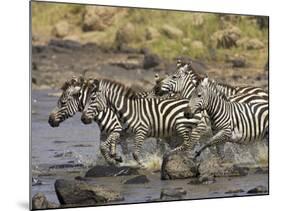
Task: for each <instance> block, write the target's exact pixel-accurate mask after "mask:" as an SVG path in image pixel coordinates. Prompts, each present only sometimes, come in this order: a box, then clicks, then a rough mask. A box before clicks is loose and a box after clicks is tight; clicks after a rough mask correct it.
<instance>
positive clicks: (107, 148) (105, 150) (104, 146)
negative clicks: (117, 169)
mask: <svg viewBox="0 0 281 211" xmlns="http://www.w3.org/2000/svg"><path fill="white" fill-rule="evenodd" d="M118 137H119V136H118V133H114V132H113V133H111V134H110V135H109V136H108V137H107V139H106V141H104V142H103V143H101V144H100V151H101V154H102V155H103V157H104V158H105V160H106V161H107V163H108V164H110V165H115V164H116V162H118V160H116V158H115V159H113V158H112V157H113V156H111V150H112V149H113V148H115V147H116V144H115V142H116V138H118ZM112 146H113V147H112Z"/></svg>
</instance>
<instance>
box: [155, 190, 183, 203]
mask: <svg viewBox="0 0 281 211" xmlns="http://www.w3.org/2000/svg"><path fill="white" fill-rule="evenodd" d="M185 195H186V190H184V189H183V188H173V189H172V188H169V189H162V190H161V194H160V199H162V200H173V199H182V197H183V196H185Z"/></svg>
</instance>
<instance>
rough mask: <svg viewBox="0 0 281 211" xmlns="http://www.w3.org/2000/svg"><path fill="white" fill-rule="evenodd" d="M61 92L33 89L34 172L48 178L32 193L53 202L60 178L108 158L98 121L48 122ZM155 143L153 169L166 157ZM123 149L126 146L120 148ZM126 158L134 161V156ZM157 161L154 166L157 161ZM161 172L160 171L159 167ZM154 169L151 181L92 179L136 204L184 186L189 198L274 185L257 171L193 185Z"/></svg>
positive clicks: (76, 118) (149, 156)
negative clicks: (52, 124) (103, 152)
mask: <svg viewBox="0 0 281 211" xmlns="http://www.w3.org/2000/svg"><path fill="white" fill-rule="evenodd" d="M55 92H57V90H44V91H32V118H31V119H32V147H31V151H32V153H31V154H32V155H31V156H32V158H31V161H32V162H31V163H32V176H33V177H34V178H38V179H39V180H40V181H42V184H41V185H35V186H32V191H31V192H32V196H33V195H34V194H36V193H38V192H43V193H44V194H45V195H46V196H47V198H48V200H49V201H52V202H57V203H58V199H57V197H56V194H55V190H54V182H55V180H56V179H60V178H64V179H68V178H69V179H73V178H74V177H76V176H84V174H85V172H86V171H87V170H88V169H89V167H90V166H92V165H95V164H102V163H103V162H104V161H103V160H102V159H101V157H100V152H99V128H98V126H97V125H96V124H95V123H93V124H91V125H84V124H82V123H81V121H80V114H79V113H78V114H76V115H75V116H74V117H73V118H71V119H68V120H66V121H65V122H63V123H62V124H61V125H60V126H59V127H58V128H51V127H50V126H49V125H48V122H47V120H48V115H49V113H50V111H51V110H52V109H53V108H54V107H55V105H56V101H57V98H58V97H54V96H51V95H50V93H51V94H52V93H55ZM154 150H155V143H154V141H152V140H148V141H147V142H146V144H145V145H144V151H148V152H151V153H148V154H147V155H146V160H147V162H148V163H149V164H150V167H151V168H156V169H157V168H159V165H160V162H161V158H160V157H159V156H157V155H155V154H152V153H153V151H154ZM119 151H120V149H119ZM127 159H128V160H127V161H126V160H125V162H127V163H129V164H130V165H134V162H132V161H130V157H128V158H127ZM152 164H153V165H152ZM154 170H155V169H154ZM152 172H153V171H152V170H151V171H149V172H148V173H147V176H148V178H149V180H150V182H149V183H147V184H142V185H128V184H123V182H124V181H125V180H126V179H128V178H130V177H106V178H95V179H94V180H93V181H92V182H93V183H96V184H100V185H104V186H108V184H110V188H112V189H114V190H117V191H120V192H121V193H122V194H123V195H124V198H125V201H122V202H120V203H133V202H143V201H154V200H159V197H160V192H161V189H163V188H178V187H182V188H184V189H185V190H186V191H187V194H186V196H184V197H183V199H194V198H207V197H223V196H231V195H234V194H233V193H232V194H227V193H225V192H227V191H230V190H237V189H243V190H244V192H240V193H235V195H247V193H246V192H247V191H248V190H249V189H251V188H254V187H256V186H258V185H264V186H266V187H267V186H268V183H267V182H268V175H267V174H255V175H248V176H244V177H231V178H217V179H216V182H215V183H214V184H209V185H204V184H202V185H192V184H189V182H190V181H191V180H190V179H189V180H174V181H162V180H160V173H152Z"/></svg>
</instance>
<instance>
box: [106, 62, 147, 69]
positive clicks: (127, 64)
mask: <svg viewBox="0 0 281 211" xmlns="http://www.w3.org/2000/svg"><path fill="white" fill-rule="evenodd" d="M110 64H111V65H115V66H118V67H122V68H124V69H126V70H132V69H138V68H142V66H141V64H140V63H139V62H138V61H120V62H112V63H110Z"/></svg>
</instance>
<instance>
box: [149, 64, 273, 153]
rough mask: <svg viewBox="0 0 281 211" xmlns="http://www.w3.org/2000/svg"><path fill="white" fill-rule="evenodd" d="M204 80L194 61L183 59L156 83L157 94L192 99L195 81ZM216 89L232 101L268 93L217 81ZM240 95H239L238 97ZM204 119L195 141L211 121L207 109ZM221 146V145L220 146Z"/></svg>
mask: <svg viewBox="0 0 281 211" xmlns="http://www.w3.org/2000/svg"><path fill="white" fill-rule="evenodd" d="M200 80H202V77H201V76H199V75H198V74H197V73H196V72H194V70H193V69H192V63H191V62H188V63H184V62H182V60H180V59H179V60H178V61H177V70H176V71H175V72H174V73H173V74H172V75H170V76H168V77H166V78H164V79H162V80H161V81H159V82H158V83H156V85H155V87H154V90H155V93H156V95H159V96H161V95H163V94H166V93H177V94H179V95H180V96H181V97H182V98H186V99H190V97H191V95H192V93H193V91H194V89H195V85H194V82H198V81H200ZM216 90H218V91H220V92H221V93H223V94H224V95H225V96H227V97H228V98H229V100H230V101H232V102H245V101H248V102H249V101H251V99H252V97H260V98H267V99H268V93H267V92H265V91H264V90H263V89H261V88H259V87H251V86H236V87H233V86H230V85H226V84H222V83H216ZM237 96H239V97H237ZM201 115H202V117H204V118H203V119H202V121H200V122H199V123H198V127H196V128H195V129H194V130H193V131H192V137H191V139H193V140H194V142H198V141H199V140H200V138H201V136H202V132H203V131H206V129H207V122H209V118H208V115H207V114H206V112H205V111H202V114H201ZM218 147H219V146H218ZM218 147H217V153H218V154H219V155H220V156H221V152H220V151H221V149H219V148H218ZM220 147H222V146H220Z"/></svg>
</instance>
